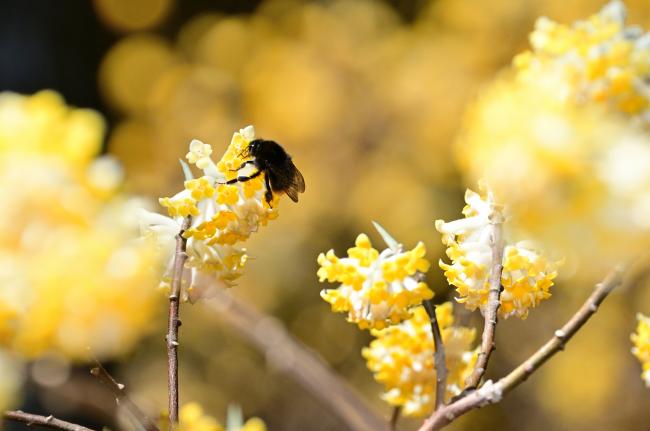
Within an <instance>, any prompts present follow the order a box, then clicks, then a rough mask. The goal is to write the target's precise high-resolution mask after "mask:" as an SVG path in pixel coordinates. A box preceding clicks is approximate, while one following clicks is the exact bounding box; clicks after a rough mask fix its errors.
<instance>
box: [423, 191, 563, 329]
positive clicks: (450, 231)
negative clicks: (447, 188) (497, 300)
mask: <svg viewBox="0 0 650 431" xmlns="http://www.w3.org/2000/svg"><path fill="white" fill-rule="evenodd" d="M481 192H482V194H479V193H476V192H474V191H472V190H469V189H468V190H467V192H466V193H465V202H466V203H467V205H466V206H465V208H464V209H463V214H464V215H465V218H463V219H459V220H454V221H451V222H448V223H445V222H444V221H443V220H437V221H436V229H437V230H438V231H439V232H440V233H441V234H442V242H443V244H445V245H446V246H447V247H448V248H447V256H448V257H449V258H450V259H451V262H452V263H451V264H446V263H444V262H442V261H440V267H441V268H442V269H443V270H444V271H445V277H447V280H448V281H449V283H450V284H451V285H453V286H455V287H456V291H457V292H458V294H459V297H458V298H457V301H458V302H460V303H463V304H465V306H466V307H467V308H468V309H470V310H475V309H477V308H479V309H480V310H481V312H483V311H484V307H485V306H486V305H487V298H488V291H489V278H490V270H491V268H492V266H493V261H492V248H491V233H490V223H492V221H495V219H502V218H503V216H502V214H501V213H502V210H501V209H500V208H499V206H498V205H496V204H495V203H494V197H493V195H492V193H491V192H489V191H486V190H481ZM502 264H503V272H502V275H501V285H502V286H503V291H502V293H501V306H500V307H499V315H500V316H501V317H509V316H513V315H515V316H517V317H520V318H522V319H525V318H526V317H527V316H528V312H529V310H530V309H531V308H533V307H536V306H537V305H538V304H539V303H540V302H541V301H542V300H544V299H546V298H548V297H550V296H551V294H550V292H549V289H550V287H551V286H552V285H553V279H554V278H555V277H556V275H557V272H556V269H557V266H558V263H553V262H549V261H548V260H547V259H546V258H545V257H544V256H542V255H541V254H540V253H539V252H537V251H535V250H534V249H533V248H531V247H530V246H529V245H528V244H527V243H525V242H519V243H516V244H506V245H505V248H504V252H503V262H502Z"/></svg>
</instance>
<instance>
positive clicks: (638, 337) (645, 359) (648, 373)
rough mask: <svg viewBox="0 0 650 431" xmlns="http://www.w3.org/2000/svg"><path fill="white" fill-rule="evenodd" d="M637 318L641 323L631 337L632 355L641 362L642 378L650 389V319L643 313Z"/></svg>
mask: <svg viewBox="0 0 650 431" xmlns="http://www.w3.org/2000/svg"><path fill="white" fill-rule="evenodd" d="M636 317H637V320H638V321H639V323H638V325H637V327H636V332H635V333H634V334H632V337H631V338H632V343H634V347H632V354H633V355H634V356H636V357H637V359H638V360H639V362H641V366H642V368H643V372H642V373H641V378H642V379H643V381H644V382H645V384H646V386H647V387H649V388H650V317H647V316H644V315H643V314H641V313H639V314H637V316H636Z"/></svg>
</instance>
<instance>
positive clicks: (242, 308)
mask: <svg viewBox="0 0 650 431" xmlns="http://www.w3.org/2000/svg"><path fill="white" fill-rule="evenodd" d="M206 304H207V305H208V306H210V307H211V308H213V309H214V310H215V311H217V312H216V313H212V315H214V316H215V318H218V319H220V320H222V321H224V322H225V323H227V324H228V325H230V327H231V328H232V329H234V330H235V331H237V332H238V333H239V334H240V335H241V336H243V337H244V338H246V339H247V340H248V341H249V342H250V343H251V344H253V345H254V346H255V347H256V348H257V349H258V350H259V351H260V352H261V353H263V354H264V356H265V357H266V360H267V361H268V363H269V365H270V366H271V367H273V368H275V369H276V370H277V371H279V372H281V373H283V374H285V375H286V376H287V377H289V378H290V379H292V380H293V381H294V382H296V383H298V384H299V385H300V386H302V387H303V388H304V389H305V390H307V391H308V392H309V393H310V394H311V395H312V396H313V397H314V398H315V399H317V400H319V401H320V402H321V406H322V407H323V408H324V409H328V410H329V411H330V412H331V415H332V416H335V417H337V418H338V419H339V420H341V421H342V422H343V423H344V424H345V425H346V426H345V428H346V429H349V430H353V431H387V430H388V424H387V421H386V420H385V418H383V417H382V416H381V415H380V414H379V413H378V412H377V411H375V410H374V409H373V408H371V407H370V406H369V405H368V404H366V402H365V401H364V399H363V397H362V396H361V395H360V394H359V393H358V392H356V390H355V389H354V387H352V386H351V385H350V384H349V383H348V382H347V381H346V380H345V379H343V378H341V376H340V375H338V374H337V373H336V372H335V371H334V370H332V369H331V367H330V366H329V365H328V364H327V363H326V362H325V361H324V360H323V359H322V358H321V357H320V356H319V355H318V354H316V353H315V352H313V351H312V350H311V349H309V348H308V347H307V346H305V345H304V344H303V343H301V342H300V341H299V340H297V339H296V338H295V337H294V336H292V335H291V334H290V333H289V332H288V331H287V329H286V328H285V326H284V325H283V324H282V322H280V321H279V320H278V319H277V318H275V317H273V316H270V315H267V314H264V313H261V312H260V311H258V310H256V309H255V308H254V307H252V306H251V305H250V304H248V303H247V302H245V301H242V300H240V299H238V298H236V297H235V296H233V295H231V294H228V293H226V292H225V291H224V290H223V289H215V292H214V298H213V299H211V300H210V301H207V302H206Z"/></svg>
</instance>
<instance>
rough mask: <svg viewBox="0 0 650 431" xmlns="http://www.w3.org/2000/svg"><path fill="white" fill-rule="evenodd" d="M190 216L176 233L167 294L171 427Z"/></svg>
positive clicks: (175, 415)
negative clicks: (171, 272) (186, 236)
mask: <svg viewBox="0 0 650 431" xmlns="http://www.w3.org/2000/svg"><path fill="white" fill-rule="evenodd" d="M191 220H192V219H191V217H186V218H185V219H184V220H183V224H182V226H181V230H180V232H179V233H178V235H176V251H175V254H174V269H173V274H172V285H171V292H170V294H169V320H168V325H167V382H168V391H169V392H168V397H169V427H170V429H172V428H173V427H174V425H175V424H177V423H178V328H179V326H181V321H180V319H179V312H180V296H181V284H182V281H183V267H184V266H185V261H186V260H187V253H186V247H187V240H186V239H185V238H184V237H183V233H184V232H185V231H186V230H187V229H188V228H189V226H190V222H191Z"/></svg>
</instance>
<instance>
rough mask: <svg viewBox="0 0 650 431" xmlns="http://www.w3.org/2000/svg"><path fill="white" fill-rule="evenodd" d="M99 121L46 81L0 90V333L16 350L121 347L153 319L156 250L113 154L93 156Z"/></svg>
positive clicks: (73, 354) (117, 350) (110, 351)
mask: <svg viewBox="0 0 650 431" xmlns="http://www.w3.org/2000/svg"><path fill="white" fill-rule="evenodd" d="M103 124H104V123H103V120H102V119H101V117H100V116H99V115H98V114H97V113H95V112H93V111H89V110H84V109H73V108H69V107H67V106H66V105H65V103H64V101H63V99H62V98H61V97H60V96H59V95H58V94H56V93H54V92H51V91H43V92H40V93H37V94H35V95H34V96H21V95H17V94H13V93H2V94H0V192H2V195H3V196H4V197H3V206H4V210H3V212H2V214H1V215H0V343H2V345H3V346H5V347H6V348H7V349H9V350H12V351H15V352H17V353H20V354H22V355H25V356H28V357H35V356H39V355H41V354H43V353H46V352H49V351H56V352H59V353H62V354H64V355H65V356H66V357H68V358H71V359H81V358H85V357H87V349H88V348H90V349H92V351H93V352H94V353H95V354H96V355H98V356H100V357H105V356H110V355H116V354H121V353H124V352H126V351H128V350H129V349H130V348H131V347H132V346H133V345H134V344H135V343H136V342H137V341H138V340H139V338H140V337H141V336H142V335H143V334H144V333H145V332H146V331H147V330H148V329H149V328H150V327H151V319H152V318H153V315H154V309H155V301H156V295H155V294H154V295H152V294H150V293H148V292H147V289H146V286H148V285H152V284H155V278H154V273H153V271H152V268H153V266H154V263H155V261H156V255H155V251H154V250H153V248H152V247H149V246H148V245H147V244H145V243H143V242H138V241H136V240H135V239H136V238H137V219H136V218H135V217H134V211H135V205H136V204H135V199H134V198H132V197H130V196H126V195H124V194H121V193H119V192H118V190H119V187H120V186H121V184H122V173H121V169H120V166H119V164H118V163H117V162H116V161H115V160H113V159H110V158H99V159H94V160H93V158H94V157H95V156H96V155H97V154H98V152H99V151H100V148H101V139H102V136H103V132H104V126H103ZM137 205H138V206H140V205H142V203H141V202H139V203H137Z"/></svg>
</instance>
